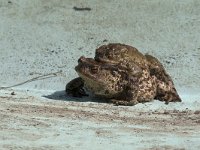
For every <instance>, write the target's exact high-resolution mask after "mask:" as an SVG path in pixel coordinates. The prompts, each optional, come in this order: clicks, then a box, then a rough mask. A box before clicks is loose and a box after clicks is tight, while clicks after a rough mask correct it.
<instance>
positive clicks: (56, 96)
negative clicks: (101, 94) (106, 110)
mask: <svg viewBox="0 0 200 150" xmlns="http://www.w3.org/2000/svg"><path fill="white" fill-rule="evenodd" d="M43 97H45V98H48V99H52V100H62V101H74V102H97V103H107V101H106V100H105V99H101V98H94V97H90V96H83V97H81V98H79V97H72V96H69V95H67V94H66V92H65V91H56V92H54V93H52V94H50V95H43Z"/></svg>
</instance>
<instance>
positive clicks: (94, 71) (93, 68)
mask: <svg viewBox="0 0 200 150" xmlns="http://www.w3.org/2000/svg"><path fill="white" fill-rule="evenodd" d="M90 70H91V73H97V72H98V71H99V68H98V66H93V67H91V69H90Z"/></svg>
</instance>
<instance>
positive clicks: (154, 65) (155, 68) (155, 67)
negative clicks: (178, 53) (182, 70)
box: [145, 54, 172, 83]
mask: <svg viewBox="0 0 200 150" xmlns="http://www.w3.org/2000/svg"><path fill="white" fill-rule="evenodd" d="M145 57H146V59H147V61H148V65H149V70H150V75H151V76H153V75H154V76H156V78H157V79H159V80H161V81H163V82H165V83H167V82H172V79H171V77H170V76H169V74H167V72H166V70H165V68H164V66H163V65H162V64H161V62H160V61H159V60H158V59H157V58H155V57H154V56H151V55H149V54H146V55H145Z"/></svg>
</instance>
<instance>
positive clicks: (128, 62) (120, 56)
mask: <svg viewBox="0 0 200 150" xmlns="http://www.w3.org/2000/svg"><path fill="white" fill-rule="evenodd" d="M95 60H96V61H98V62H106V63H110V64H118V65H119V66H123V67H125V68H127V70H129V74H131V72H132V70H134V69H132V64H134V65H138V66H139V67H140V68H141V69H142V70H143V74H144V73H145V74H146V78H147V80H145V79H143V78H144V77H142V78H141V79H140V80H141V83H140V84H139V88H140V89H141V88H143V87H145V85H146V83H147V82H149V79H151V78H152V80H156V84H157V92H156V96H155V99H158V100H161V101H165V102H166V103H168V102H176V101H181V99H180V97H179V95H178V93H177V91H176V89H175V87H174V83H173V81H172V79H171V77H170V76H169V75H168V74H167V72H166V71H165V69H164V67H163V65H162V64H161V63H160V62H159V60H158V59H157V58H155V57H153V56H151V55H147V54H146V55H143V54H142V53H140V52H139V51H138V50H137V49H136V48H134V47H131V46H129V45H125V44H119V43H112V44H108V45H103V46H100V47H99V48H98V49H96V55H95ZM152 82H154V81H152Z"/></svg>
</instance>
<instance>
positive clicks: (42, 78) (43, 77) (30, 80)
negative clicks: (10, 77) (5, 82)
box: [0, 71, 62, 90]
mask: <svg viewBox="0 0 200 150" xmlns="http://www.w3.org/2000/svg"><path fill="white" fill-rule="evenodd" d="M61 72H62V71H58V72H54V73H48V74H44V75H41V76H37V77H35V78H32V79H29V80H26V81H24V82H21V83H18V84H15V85H11V86H6V87H0V90H1V89H8V88H12V87H16V86H20V85H23V84H25V83H29V82H33V81H36V80H44V79H47V78H52V77H55V76H57V75H58V73H61Z"/></svg>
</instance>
